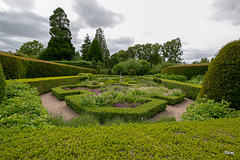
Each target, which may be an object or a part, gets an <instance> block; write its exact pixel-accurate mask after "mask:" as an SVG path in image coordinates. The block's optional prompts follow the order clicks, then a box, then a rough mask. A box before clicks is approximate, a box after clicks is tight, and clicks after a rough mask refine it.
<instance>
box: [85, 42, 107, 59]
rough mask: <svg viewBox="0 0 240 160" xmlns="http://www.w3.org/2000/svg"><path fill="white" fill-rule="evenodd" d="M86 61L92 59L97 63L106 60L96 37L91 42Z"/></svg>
mask: <svg viewBox="0 0 240 160" xmlns="http://www.w3.org/2000/svg"><path fill="white" fill-rule="evenodd" d="M86 61H92V62H95V63H98V62H99V61H101V62H103V61H104V60H103V54H102V50H101V47H100V45H99V43H98V41H97V40H96V39H94V40H93V41H92V43H91V46H90V49H89V52H88V54H87V56H86Z"/></svg>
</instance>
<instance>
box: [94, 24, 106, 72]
mask: <svg viewBox="0 0 240 160" xmlns="http://www.w3.org/2000/svg"><path fill="white" fill-rule="evenodd" d="M95 39H96V40H97V41H98V43H99V45H100V47H101V50H102V54H103V59H104V64H105V67H108V66H109V57H110V52H109V50H108V48H107V43H106V39H105V36H104V33H103V30H102V29H101V28H98V29H97V30H96V34H95Z"/></svg>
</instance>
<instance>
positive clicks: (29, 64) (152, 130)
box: [0, 41, 240, 159]
mask: <svg viewBox="0 0 240 160" xmlns="http://www.w3.org/2000/svg"><path fill="white" fill-rule="evenodd" d="M238 47H239V41H234V42H231V43H229V44H227V45H226V46H225V47H223V49H222V50H221V51H220V52H219V54H218V56H217V57H216V58H215V59H214V60H213V61H212V62H211V64H210V65H209V64H208V65H209V66H208V65H207V68H208V71H207V72H206V69H205V71H204V74H205V76H203V75H194V74H195V73H196V72H201V71H202V70H203V69H202V68H203V67H205V68H206V65H205V66H204V65H182V66H181V65H180V66H171V67H167V68H164V69H163V70H162V73H161V74H155V75H144V76H134V75H121V74H119V75H100V74H96V73H97V71H96V70H94V69H89V68H81V67H74V66H71V65H66V64H57V63H53V62H47V61H40V60H33V59H29V58H25V57H16V56H12V55H7V54H3V53H1V54H0V55H1V59H0V60H1V64H2V65H0V80H1V81H0V84H1V85H0V87H1V90H0V91H1V96H0V100H1V104H0V106H1V107H0V118H1V119H0V125H1V129H0V133H1V134H0V139H1V142H0V143H1V145H0V157H1V159H238V158H239V156H240V148H239V144H240V139H239V138H240V136H239V133H240V130H239V129H240V127H239V126H240V124H239V116H240V114H239V87H238V86H239V79H240V78H239V75H240V73H239V70H238V67H239V64H240V63H239V52H237V54H235V53H236V51H235V49H236V48H238ZM230 54H234V56H232V57H230V60H229V59H228V58H229V55H230ZM226 55H228V56H226ZM227 59H228V60H227ZM9 64H11V65H9ZM17 66H18V67H17ZM19 66H20V67H19ZM36 66H38V67H36ZM39 66H42V67H45V68H48V69H49V71H48V72H42V70H43V69H40V68H39ZM224 66H225V67H224ZM19 68H20V69H19ZM224 68H225V69H224ZM51 70H53V71H54V72H51ZM59 71H61V72H59ZM205 72H206V73H205ZM167 73H169V74H167ZM174 73H175V74H174ZM176 73H185V75H184V74H182V75H177V74H176ZM191 73H192V75H191ZM50 74H52V76H49V75H50ZM68 74H69V75H68ZM66 75H67V76H66ZM31 77H32V78H31ZM189 77H190V78H189ZM6 78H7V80H6ZM22 78H23V79H22ZM24 78H25V79H24ZM26 78H27V79H26ZM12 79H15V80H12ZM49 93H51V96H54V97H55V99H56V101H59V102H64V101H65V102H66V106H67V107H68V108H70V109H71V110H72V111H73V112H75V113H76V114H77V117H75V118H72V119H69V120H64V119H63V117H61V115H57V116H56V115H53V114H51V113H50V112H48V110H47V109H46V108H44V107H43V102H42V100H41V98H40V97H41V96H42V95H46V94H49ZM186 98H187V99H192V100H194V101H195V102H194V103H193V104H190V105H189V106H188V107H187V108H186V112H184V113H183V114H182V115H181V117H180V122H176V119H175V117H164V118H159V119H158V120H155V121H149V119H151V118H152V117H154V116H156V115H157V114H159V113H162V112H164V111H166V108H167V107H168V106H172V107H174V106H176V105H179V104H181V103H183V102H184V101H186ZM49 103H50V102H49ZM51 107H53V108H54V106H51Z"/></svg>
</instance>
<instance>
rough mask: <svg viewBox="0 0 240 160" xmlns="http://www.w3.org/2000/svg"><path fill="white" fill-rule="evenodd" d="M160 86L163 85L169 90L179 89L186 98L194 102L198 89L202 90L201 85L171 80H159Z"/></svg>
mask: <svg viewBox="0 0 240 160" xmlns="http://www.w3.org/2000/svg"><path fill="white" fill-rule="evenodd" d="M161 84H163V85H164V86H165V87H167V88H169V89H174V88H179V89H181V90H182V91H183V92H184V93H185V94H186V97H187V98H190V99H193V100H196V98H197V97H198V94H199V92H200V89H201V88H202V86H201V85H197V84H191V83H186V82H178V81H173V80H166V79H161Z"/></svg>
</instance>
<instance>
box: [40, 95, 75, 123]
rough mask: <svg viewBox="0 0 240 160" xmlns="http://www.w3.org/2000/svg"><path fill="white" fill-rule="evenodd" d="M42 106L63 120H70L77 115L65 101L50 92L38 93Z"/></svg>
mask: <svg viewBox="0 0 240 160" xmlns="http://www.w3.org/2000/svg"><path fill="white" fill-rule="evenodd" d="M40 98H41V100H42V104H43V107H44V108H46V109H47V111H48V112H49V113H51V114H52V116H62V118H63V120H70V119H73V118H76V117H77V116H79V115H78V114H77V113H76V112H75V111H74V110H72V109H71V108H69V107H68V106H67V105H66V103H65V101H64V100H63V101H60V100H58V99H57V98H56V97H55V96H54V95H53V94H52V92H49V93H46V94H42V95H40Z"/></svg>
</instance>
